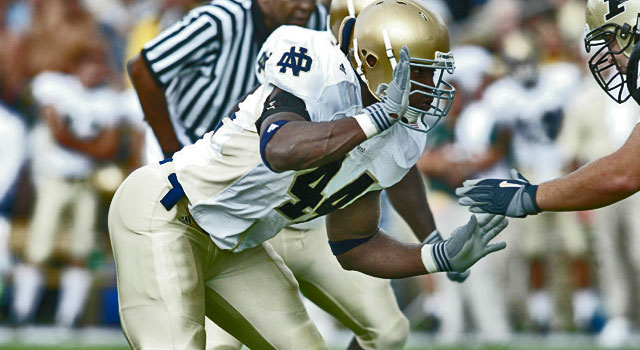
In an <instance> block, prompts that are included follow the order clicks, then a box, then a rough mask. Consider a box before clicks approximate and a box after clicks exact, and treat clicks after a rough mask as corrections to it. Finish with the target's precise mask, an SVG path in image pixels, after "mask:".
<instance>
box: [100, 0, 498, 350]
mask: <svg viewBox="0 0 640 350" xmlns="http://www.w3.org/2000/svg"><path fill="white" fill-rule="evenodd" d="M339 37H340V46H339V47H338V46H335V45H334V44H333V43H332V39H331V35H330V34H329V33H327V32H317V31H312V30H308V29H304V28H301V27H293V26H284V27H280V28H279V29H277V30H276V31H274V33H273V34H272V35H271V36H270V37H269V39H268V40H267V41H266V43H265V45H264V46H263V48H262V50H261V52H260V54H259V56H258V57H265V59H264V60H263V62H264V64H263V65H260V66H259V67H258V68H257V74H258V76H259V79H260V82H261V85H260V86H259V87H258V88H257V89H256V90H255V91H254V92H253V93H251V94H250V95H248V96H247V97H246V98H244V99H243V100H242V101H241V102H240V103H239V104H238V106H237V107H236V108H235V109H234V112H233V113H232V114H231V115H229V116H228V117H226V118H224V120H223V123H222V124H221V125H220V127H219V128H217V130H215V131H213V132H209V133H207V134H205V136H204V137H203V138H202V139H200V140H198V141H197V142H196V143H195V144H193V145H190V146H186V147H184V148H183V149H182V150H180V151H179V152H177V153H175V154H174V156H173V157H172V158H168V159H166V160H164V161H162V162H161V164H154V165H148V166H145V167H143V168H141V169H138V170H137V171H135V172H134V173H133V174H131V175H130V176H129V177H128V178H127V180H125V182H124V183H123V184H122V185H121V187H120V188H119V189H118V191H117V193H116V195H115V196H114V199H113V202H112V205H111V208H110V212H109V230H110V236H111V242H112V246H113V250H114V255H115V260H116V266H117V274H118V293H119V298H120V299H119V300H120V314H121V320H122V327H123V330H124V333H125V336H126V337H127V339H128V341H129V342H130V344H131V346H132V347H133V348H136V349H147V348H154V349H155V348H163V349H165V348H190V349H191V348H193V349H202V348H204V338H205V336H204V329H203V324H204V316H205V314H206V315H207V316H208V317H209V318H211V319H212V320H214V321H215V322H216V323H217V324H218V325H220V326H221V327H222V328H223V329H225V330H226V331H227V332H229V333H230V334H231V335H233V336H234V337H236V338H237V339H238V340H240V341H241V342H242V343H244V344H245V345H247V346H248V347H250V348H252V349H326V344H325V343H324V341H323V340H322V339H321V338H320V336H319V334H318V332H317V330H316V328H315V326H314V325H313V324H312V323H311V322H310V320H309V319H308V316H307V314H306V312H305V310H304V307H303V306H302V303H301V301H300V298H299V295H298V292H297V290H298V288H297V283H296V282H295V280H294V279H293V276H292V275H291V273H290V271H289V270H288V269H287V268H286V267H284V265H283V262H282V260H281V259H280V258H279V257H278V256H277V255H274V254H269V251H271V250H272V248H271V245H270V244H268V243H265V241H266V240H267V239H269V238H272V237H273V236H275V235H276V234H277V233H278V232H279V231H280V230H282V229H283V228H284V227H285V226H287V225H290V224H295V223H302V222H306V221H309V220H312V219H314V218H317V217H321V216H324V215H326V216H327V223H326V227H327V235H328V238H329V246H330V248H331V251H332V252H333V254H334V255H336V257H337V260H338V261H339V263H340V264H341V265H342V267H343V268H345V269H348V270H356V271H360V272H364V273H367V274H369V275H372V276H377V277H382V278H399V277H408V276H414V275H420V274H426V273H435V272H440V271H456V272H464V271H466V270H467V269H468V268H469V267H470V266H471V265H473V264H474V263H475V262H476V261H477V260H479V259H480V258H482V257H483V256H485V255H487V254H489V253H492V252H495V251H498V250H501V249H504V248H505V244H504V243H503V242H500V243H495V244H490V243H489V241H490V240H491V239H492V238H493V237H495V235H497V234H498V233H499V232H500V231H501V230H502V229H504V227H505V226H506V224H507V222H506V219H505V218H504V217H502V216H493V215H489V216H481V217H479V218H476V217H475V216H472V218H471V219H470V220H469V222H468V223H467V224H466V225H463V226H461V227H459V228H457V229H456V230H454V232H453V233H452V235H451V238H450V239H448V240H446V241H441V242H438V243H433V244H429V243H427V244H408V243H401V242H398V241H396V240H394V239H392V238H391V237H390V236H388V235H387V234H386V233H384V232H383V231H382V230H380V229H379V228H378V219H379V212H380V206H379V194H380V190H382V189H383V188H388V187H391V186H393V185H395V184H396V183H398V182H399V181H404V178H406V177H405V175H406V174H407V173H408V172H409V170H410V169H411V168H412V167H413V166H414V165H415V162H416V161H417V159H418V157H419V156H420V154H421V152H422V148H423V146H424V143H425V137H426V135H425V132H426V131H428V130H429V129H430V128H431V127H432V126H433V124H434V123H435V122H437V120H439V119H440V118H442V117H444V116H445V115H446V113H447V111H448V109H449V108H450V105H451V102H452V100H453V96H454V91H453V89H452V88H451V86H450V85H449V84H447V83H446V82H445V81H444V79H443V76H444V74H445V73H446V72H449V73H450V72H452V71H453V67H454V61H453V57H452V56H451V55H450V54H449V53H448V51H449V44H448V31H447V29H446V26H445V25H444V24H443V23H442V22H441V21H440V20H439V18H438V17H436V16H435V15H433V14H432V13H431V12H430V11H428V10H426V9H424V8H422V7H419V6H417V5H415V4H413V3H412V2H409V1H396V0H385V1H381V2H376V3H375V4H373V5H371V6H369V7H367V8H365V10H363V12H362V13H360V15H359V16H358V19H357V20H356V19H355V18H352V17H351V18H347V19H345V21H343V24H342V30H341V35H340V36H339ZM341 49H342V50H341ZM347 54H348V55H347ZM401 120H402V121H401ZM424 214H425V213H421V212H416V213H415V215H417V216H419V215H424Z"/></svg>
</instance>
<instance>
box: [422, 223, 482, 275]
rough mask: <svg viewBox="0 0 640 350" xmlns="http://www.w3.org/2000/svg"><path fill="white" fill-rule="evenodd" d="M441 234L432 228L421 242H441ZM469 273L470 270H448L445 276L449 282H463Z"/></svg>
mask: <svg viewBox="0 0 640 350" xmlns="http://www.w3.org/2000/svg"><path fill="white" fill-rule="evenodd" d="M442 241H443V239H442V236H441V235H440V231H438V230H437V229H436V230H433V232H431V234H429V236H427V238H426V239H425V240H424V242H423V243H425V244H434V243H438V242H442ZM469 274H471V271H470V270H467V271H465V272H453V271H448V272H447V278H448V279H449V281H451V282H458V283H462V282H464V281H465V280H466V279H467V277H469Z"/></svg>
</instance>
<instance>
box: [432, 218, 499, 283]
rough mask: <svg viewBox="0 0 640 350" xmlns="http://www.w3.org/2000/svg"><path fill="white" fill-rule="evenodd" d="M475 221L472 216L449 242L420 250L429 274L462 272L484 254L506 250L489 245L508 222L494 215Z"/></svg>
mask: <svg viewBox="0 0 640 350" xmlns="http://www.w3.org/2000/svg"><path fill="white" fill-rule="evenodd" d="M478 217H479V219H478V218H476V216H475V215H472V216H471V219H469V222H467V223H466V224H465V225H462V226H460V227H458V228H456V229H455V230H454V231H453V233H452V234H451V237H450V238H449V239H448V240H446V241H443V242H440V243H436V244H425V245H424V246H423V247H422V261H423V263H424V265H425V268H426V269H427V271H428V272H430V273H433V272H440V271H455V272H464V271H466V270H467V269H468V268H470V267H471V266H472V265H473V264H475V263H476V262H477V261H478V260H480V259H482V258H483V257H484V256H486V255H487V254H491V253H493V252H497V251H499V250H502V249H504V248H506V247H507V244H506V243H505V242H498V243H495V244H489V242H491V240H492V239H493V238H494V237H495V236H496V235H498V233H500V232H501V231H502V230H504V228H505V227H507V224H508V222H507V219H506V218H505V217H504V216H501V215H493V214H485V215H479V216H478Z"/></svg>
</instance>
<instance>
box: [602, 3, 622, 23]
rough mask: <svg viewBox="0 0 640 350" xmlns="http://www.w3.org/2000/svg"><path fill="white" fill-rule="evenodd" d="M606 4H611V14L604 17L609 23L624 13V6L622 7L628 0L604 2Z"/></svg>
mask: <svg viewBox="0 0 640 350" xmlns="http://www.w3.org/2000/svg"><path fill="white" fill-rule="evenodd" d="M604 2H606V3H609V13H607V14H606V15H605V16H604V18H605V20H607V21H608V20H610V19H612V18H613V17H615V16H617V15H619V14H621V13H623V12H624V6H622V4H623V3H625V2H627V0H604Z"/></svg>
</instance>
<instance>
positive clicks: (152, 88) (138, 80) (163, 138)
mask: <svg viewBox="0 0 640 350" xmlns="http://www.w3.org/2000/svg"><path fill="white" fill-rule="evenodd" d="M127 68H128V69H127V71H128V72H129V77H130V78H131V82H132V83H133V87H134V88H135V89H136V92H137V93H138V99H139V100H140V106H141V107H142V110H143V111H144V116H145V119H146V120H147V122H148V123H149V126H151V129H152V130H153V133H154V134H155V135H156V138H157V139H158V142H159V143H160V147H161V148H162V152H163V153H164V155H165V156H166V157H168V156H170V155H172V154H173V153H175V152H176V151H178V150H179V149H180V143H179V142H178V137H177V136H176V132H175V130H174V129H173V125H172V124H171V118H170V117H169V109H168V108H167V99H166V97H165V95H164V88H163V87H162V86H161V85H160V84H159V83H158V82H157V81H156V80H155V79H154V77H153V75H152V73H151V71H150V69H149V67H148V66H147V64H146V63H145V62H144V60H143V58H142V56H141V55H138V56H136V57H134V58H132V59H131V60H129V62H128V64H127Z"/></svg>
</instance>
